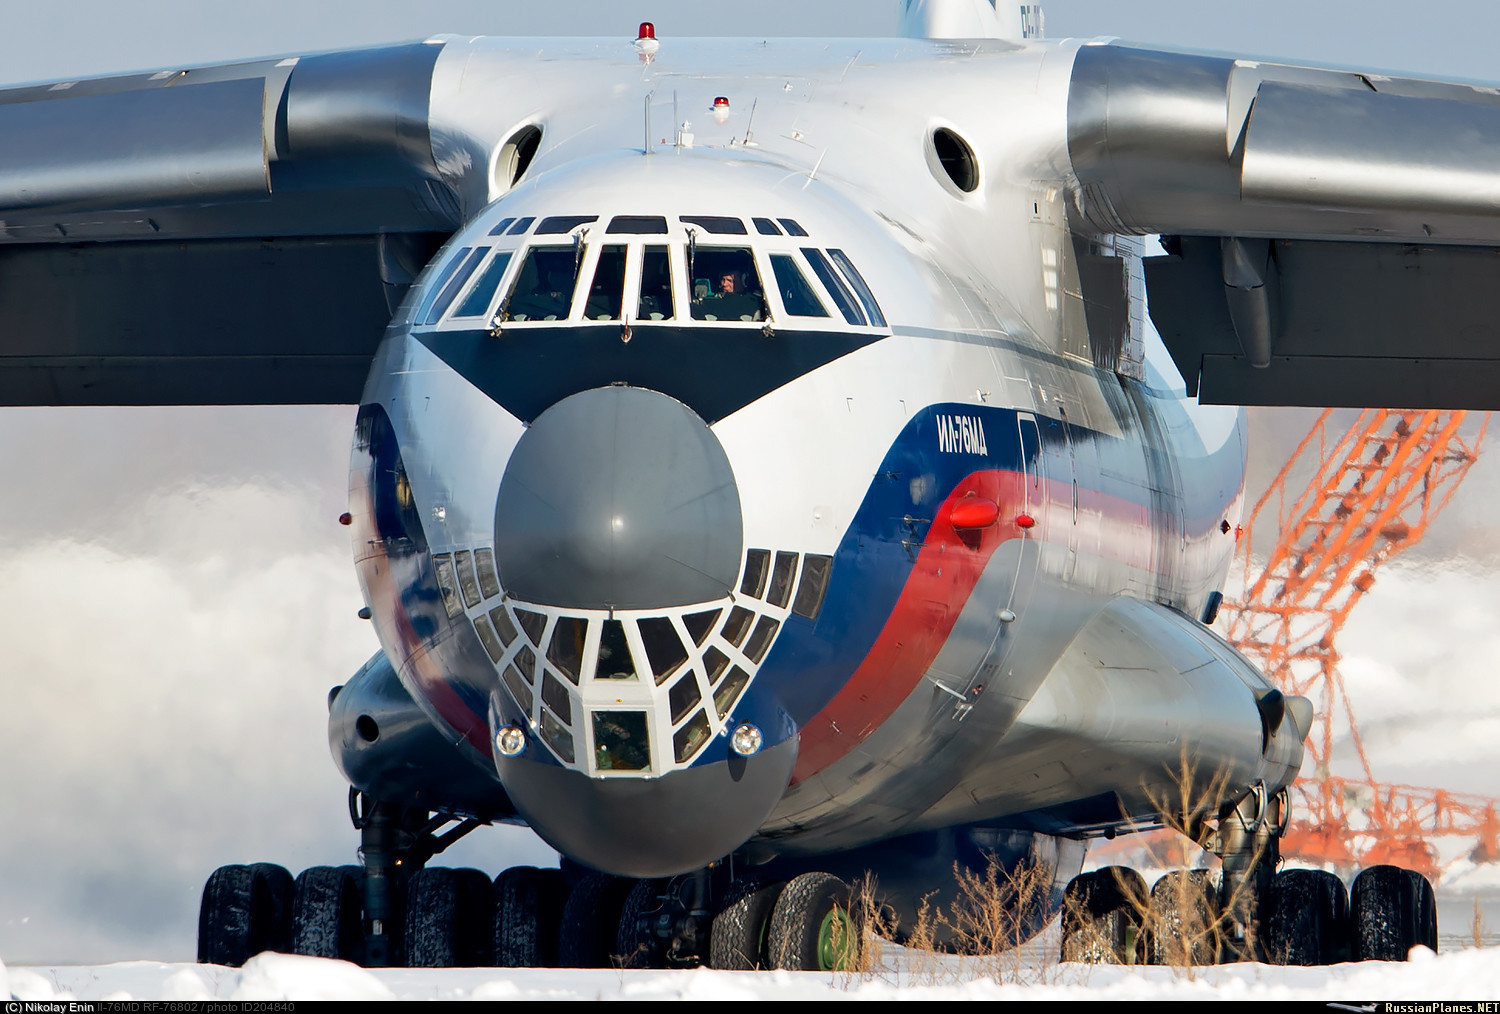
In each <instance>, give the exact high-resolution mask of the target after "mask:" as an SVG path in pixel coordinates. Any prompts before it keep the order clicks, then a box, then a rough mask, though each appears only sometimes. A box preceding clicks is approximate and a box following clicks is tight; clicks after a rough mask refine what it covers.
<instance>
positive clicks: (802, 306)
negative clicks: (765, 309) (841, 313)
mask: <svg viewBox="0 0 1500 1014" xmlns="http://www.w3.org/2000/svg"><path fill="white" fill-rule="evenodd" d="M771 270H772V271H774V272H775V273H776V289H777V291H778V292H780V293H781V305H782V306H784V307H786V312H787V313H788V314H789V315H791V316H793V317H826V316H828V310H827V309H826V308H825V307H824V306H823V304H822V303H821V302H819V301H818V297H817V294H816V293H814V292H813V288H812V286H811V285H809V284H808V282H807V276H806V275H804V274H803V273H802V269H801V268H799V267H797V262H796V261H795V260H793V259H792V256H791V254H772V255H771Z"/></svg>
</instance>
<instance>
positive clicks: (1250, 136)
mask: <svg viewBox="0 0 1500 1014" xmlns="http://www.w3.org/2000/svg"><path fill="white" fill-rule="evenodd" d="M1496 166H1500V106H1495V105H1481V104H1478V103H1471V102H1452V101H1449V100H1448V99H1446V98H1411V97H1407V96H1402V95H1385V94H1381V93H1379V92H1374V91H1354V90H1352V89H1347V88H1329V87H1320V86H1314V85H1306V84H1281V83H1278V82H1275V81H1267V82H1264V83H1263V84H1261V86H1260V89H1259V91H1258V93H1257V95H1256V98H1255V105H1254V107H1253V108H1252V110H1251V113H1250V122H1249V126H1248V129H1247V130H1246V133H1245V153H1244V163H1243V169H1242V174H1241V193H1242V195H1243V196H1244V199H1245V200H1246V202H1263V203H1271V204H1287V205H1306V206H1311V207H1315V208H1360V209H1370V210H1387V211H1412V212H1418V213H1423V214H1436V213H1442V212H1449V213H1453V214H1458V215H1479V216H1489V217H1494V216H1500V172H1496Z"/></svg>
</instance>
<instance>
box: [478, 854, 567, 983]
mask: <svg viewBox="0 0 1500 1014" xmlns="http://www.w3.org/2000/svg"><path fill="white" fill-rule="evenodd" d="M567 900H568V884H567V881H565V880H564V879H563V872H562V870H556V869H537V868H536V867H535V866H512V867H511V868H510V869H508V870H506V871H505V872H504V873H502V874H500V875H499V876H498V877H496V878H495V964H497V965H499V966H501V967H502V968H551V967H553V966H554V965H556V964H557V931H558V927H559V926H560V925H561V922H562V911H563V905H564V904H566V903H567Z"/></svg>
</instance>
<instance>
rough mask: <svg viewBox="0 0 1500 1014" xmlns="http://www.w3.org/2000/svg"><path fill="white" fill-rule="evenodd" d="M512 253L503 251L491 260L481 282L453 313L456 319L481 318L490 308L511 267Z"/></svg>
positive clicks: (478, 282)
mask: <svg viewBox="0 0 1500 1014" xmlns="http://www.w3.org/2000/svg"><path fill="white" fill-rule="evenodd" d="M510 257H511V251H509V250H501V251H500V252H499V253H497V254H495V256H494V257H493V258H492V259H491V260H490V263H489V266H488V267H486V268H485V269H484V271H483V273H481V274H480V276H479V281H477V282H475V283H474V287H473V288H472V289H470V290H469V294H468V295H467V296H465V297H464V300H463V302H462V303H459V304H458V309H457V310H454V311H453V316H454V317H480V316H483V315H484V313H485V311H486V310H488V309H489V308H490V301H491V300H493V299H494V298H495V290H496V289H498V288H499V287H500V279H502V278H504V277H505V269H506V268H507V267H509V266H510Z"/></svg>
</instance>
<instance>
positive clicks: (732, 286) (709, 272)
mask: <svg viewBox="0 0 1500 1014" xmlns="http://www.w3.org/2000/svg"><path fill="white" fill-rule="evenodd" d="M741 227H742V228H743V226H741ZM691 269H692V273H693V319H694V320H765V316H766V315H765V305H766V302H765V290H764V289H763V288H762V287H761V284H760V273H759V272H757V271H756V270H755V258H754V257H752V256H751V255H750V250H749V248H748V247H733V248H730V249H714V248H707V249H705V248H704V247H697V248H696V249H695V252H694V255H693V262H692V264H691Z"/></svg>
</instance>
